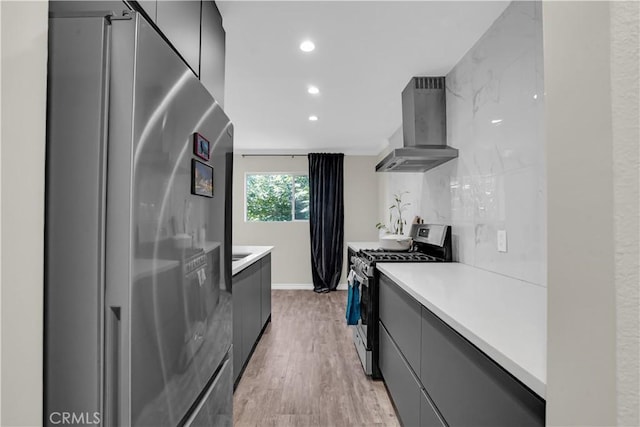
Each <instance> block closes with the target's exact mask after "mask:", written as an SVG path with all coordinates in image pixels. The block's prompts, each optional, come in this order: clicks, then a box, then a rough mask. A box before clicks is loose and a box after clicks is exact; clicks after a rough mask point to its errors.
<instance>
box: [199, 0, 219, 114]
mask: <svg viewBox="0 0 640 427" xmlns="http://www.w3.org/2000/svg"><path fill="white" fill-rule="evenodd" d="M201 37H202V39H201V47H200V81H201V82H202V84H203V85H204V87H206V88H207V90H208V91H209V93H211V95H213V97H214V98H215V100H216V101H218V104H220V106H221V107H223V108H224V60H225V56H224V55H225V32H224V28H223V27H222V16H220V12H218V8H217V6H216V4H215V3H214V2H213V1H212V0H203V1H202V34H201Z"/></svg>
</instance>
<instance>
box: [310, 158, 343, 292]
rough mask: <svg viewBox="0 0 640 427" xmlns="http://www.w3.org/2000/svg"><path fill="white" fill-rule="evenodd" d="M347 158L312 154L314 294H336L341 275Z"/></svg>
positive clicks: (311, 211)
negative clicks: (345, 166) (345, 163)
mask: <svg viewBox="0 0 640 427" xmlns="http://www.w3.org/2000/svg"><path fill="white" fill-rule="evenodd" d="M343 164H344V154H318V153H310V154H309V227H310V232H311V274H312V276H313V290H314V291H315V292H329V291H335V290H336V288H337V287H338V282H339V281H340V273H341V272H342V253H343V241H344V197H343V194H344V190H343V187H344V186H343V181H344V173H343Z"/></svg>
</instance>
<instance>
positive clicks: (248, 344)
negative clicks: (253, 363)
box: [241, 262, 261, 363]
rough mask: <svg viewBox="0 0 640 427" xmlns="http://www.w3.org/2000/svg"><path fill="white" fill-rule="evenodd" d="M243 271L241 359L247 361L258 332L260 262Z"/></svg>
mask: <svg viewBox="0 0 640 427" xmlns="http://www.w3.org/2000/svg"><path fill="white" fill-rule="evenodd" d="M243 273H245V274H246V276H245V278H246V279H245V280H243V286H244V287H245V290H243V293H242V295H243V298H242V301H241V304H242V360H243V363H247V360H248V358H249V355H250V354H251V350H252V349H253V345H254V344H255V342H256V340H257V339H258V335H259V334H260V329H261V328H260V294H261V292H260V279H261V278H260V262H256V263H255V264H252V265H250V266H249V267H247V268H246V269H245V270H244V271H243Z"/></svg>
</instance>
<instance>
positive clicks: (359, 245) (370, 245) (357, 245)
mask: <svg viewBox="0 0 640 427" xmlns="http://www.w3.org/2000/svg"><path fill="white" fill-rule="evenodd" d="M347 247H350V248H351V249H353V250H354V251H359V250H362V249H378V248H379V247H380V242H377V241H376V242H347Z"/></svg>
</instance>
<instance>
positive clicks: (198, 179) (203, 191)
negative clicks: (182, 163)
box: [191, 159, 213, 197]
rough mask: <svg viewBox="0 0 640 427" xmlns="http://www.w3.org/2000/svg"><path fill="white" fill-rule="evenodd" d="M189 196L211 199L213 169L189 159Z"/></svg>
mask: <svg viewBox="0 0 640 427" xmlns="http://www.w3.org/2000/svg"><path fill="white" fill-rule="evenodd" d="M191 194H195V195H196V196H204V197H213V168H212V167H211V166H209V165H206V164H204V163H202V162H201V161H199V160H196V159H191Z"/></svg>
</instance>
